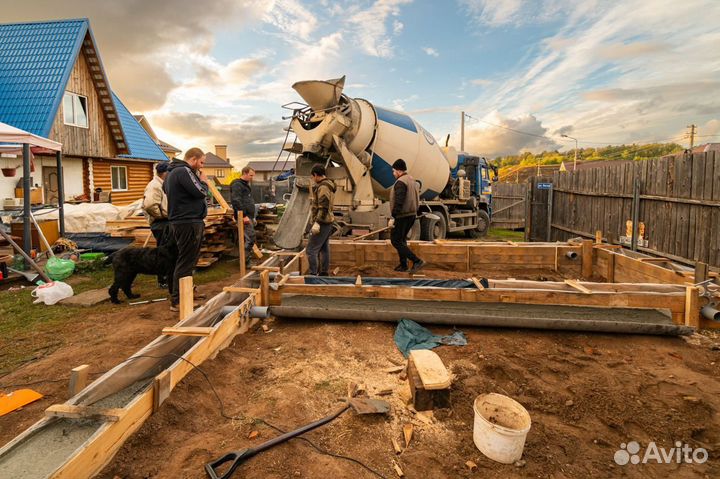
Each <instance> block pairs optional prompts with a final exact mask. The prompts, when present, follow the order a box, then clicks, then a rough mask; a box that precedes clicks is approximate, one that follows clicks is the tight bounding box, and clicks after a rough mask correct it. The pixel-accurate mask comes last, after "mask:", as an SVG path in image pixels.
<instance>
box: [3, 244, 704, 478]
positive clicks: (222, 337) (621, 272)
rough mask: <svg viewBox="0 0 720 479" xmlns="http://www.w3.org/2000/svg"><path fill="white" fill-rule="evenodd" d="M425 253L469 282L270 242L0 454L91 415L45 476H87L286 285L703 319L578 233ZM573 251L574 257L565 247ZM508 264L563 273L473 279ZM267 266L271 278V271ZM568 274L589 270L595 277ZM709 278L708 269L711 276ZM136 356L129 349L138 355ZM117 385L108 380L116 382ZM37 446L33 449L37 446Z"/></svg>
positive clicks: (686, 300) (656, 276)
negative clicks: (344, 278)
mask: <svg viewBox="0 0 720 479" xmlns="http://www.w3.org/2000/svg"><path fill="white" fill-rule="evenodd" d="M411 247H412V248H413V249H414V250H415V251H416V252H417V253H418V254H419V255H420V256H422V257H423V258H426V260H427V261H428V263H429V264H428V267H427V270H426V271H424V272H425V274H426V275H428V276H431V275H432V270H433V267H438V268H442V269H452V270H454V271H461V272H466V273H468V276H469V278H468V279H472V280H473V281H474V283H475V284H476V286H477V288H476V289H467V288H466V289H460V288H457V289H453V288H433V287H416V286H412V287H409V286H375V285H367V284H363V282H362V277H358V279H357V281H356V283H355V284H352V285H310V284H304V277H303V275H304V274H305V273H306V271H307V266H308V265H307V259H306V258H305V253H304V251H300V252H285V251H281V252H276V253H275V254H273V255H272V256H271V257H270V258H269V259H268V260H266V261H265V262H264V263H263V264H261V265H260V266H257V267H254V268H253V270H252V271H250V272H249V273H248V274H247V275H245V276H244V277H243V279H242V281H241V282H240V283H238V284H236V285H233V286H228V287H226V288H224V290H223V292H222V293H220V294H218V295H217V296H215V297H213V298H212V299H210V300H209V301H208V303H207V304H206V305H205V306H203V307H202V308H200V309H198V310H196V311H195V312H193V313H192V314H190V315H189V317H187V318H185V319H183V320H181V321H180V322H179V323H178V324H176V325H175V326H173V327H169V328H165V329H164V330H163V334H162V335H161V336H160V337H158V338H157V339H156V340H155V341H153V343H151V344H149V345H148V346H146V347H145V348H143V349H142V350H141V351H139V352H138V353H136V355H134V357H131V358H130V359H129V360H128V361H125V362H124V363H121V364H120V365H118V366H116V367H115V368H113V369H112V370H111V371H109V372H107V373H106V374H105V375H103V376H102V377H100V378H98V379H97V380H95V381H94V382H93V383H92V384H90V385H89V386H87V387H86V388H84V389H82V390H81V391H80V392H78V393H77V394H76V395H75V396H74V397H73V398H71V399H70V400H68V401H67V402H66V403H64V404H59V405H54V406H51V407H50V408H48V410H47V413H46V417H45V418H43V419H42V420H40V421H39V422H37V423H36V424H34V425H33V426H31V427H30V428H29V429H27V430H26V431H24V432H23V433H21V434H20V435H19V436H18V437H16V438H15V439H14V440H13V441H11V442H10V443H8V444H7V445H5V446H4V447H3V448H2V449H0V464H1V463H2V460H3V457H4V456H6V455H8V454H10V453H11V452H13V451H14V450H17V448H22V447H23V445H24V444H26V442H27V441H28V440H30V439H31V438H32V437H33V436H34V435H35V434H38V433H39V432H41V431H42V430H43V428H45V427H48V426H49V425H50V424H52V422H53V421H57V420H59V419H61V418H65V419H67V418H71V420H75V419H80V420H87V419H90V418H92V419H93V420H95V421H99V425H98V427H97V430H96V431H95V432H94V433H93V434H92V435H91V437H90V438H89V439H87V440H86V441H84V442H83V443H82V444H81V445H80V446H79V447H78V448H77V449H75V450H74V451H73V452H72V453H71V454H70V455H69V456H68V457H67V458H66V460H64V461H63V463H62V464H61V465H59V466H58V467H57V468H56V469H54V470H53V471H52V472H51V473H50V474H48V475H47V477H53V478H73V479H75V478H87V477H92V476H93V475H95V474H97V473H98V472H99V471H100V470H101V469H102V468H103V467H104V466H105V465H107V464H108V463H109V462H110V460H111V459H112V457H113V456H114V454H115V453H116V452H117V451H118V450H119V449H120V447H121V446H122V444H123V443H124V442H125V441H126V440H127V439H128V437H130V435H132V434H133V433H134V432H135V431H137V430H138V429H139V428H140V427H141V426H142V424H143V423H144V421H145V420H147V419H148V417H150V415H151V414H152V413H153V412H155V411H156V410H157V409H158V408H159V407H160V406H161V405H162V403H163V401H164V400H165V399H167V397H168V396H169V394H170V393H171V391H172V390H173V388H174V387H175V386H176V385H177V384H178V383H179V382H180V381H181V380H182V379H183V378H184V377H185V376H186V375H187V374H188V373H189V372H190V371H191V370H192V368H193V365H196V366H197V365H200V364H202V362H203V361H205V360H207V359H209V358H213V357H214V356H215V355H216V354H217V353H218V352H219V351H220V350H221V349H223V348H225V347H227V346H228V345H229V344H230V342H231V341H232V339H233V338H234V337H235V336H236V335H237V334H242V333H244V332H246V331H247V330H248V329H249V328H250V327H251V326H252V325H253V323H254V322H255V321H257V320H253V319H252V318H251V317H250V314H249V311H250V308H251V307H252V306H253V305H261V306H262V305H265V306H267V305H279V304H282V300H283V297H285V296H287V295H316V296H328V297H354V298H386V299H395V300H397V299H400V300H422V301H460V302H468V303H480V302H497V303H516V304H557V305H565V306H594V307H604V308H613V307H622V308H639V309H657V308H664V309H667V310H669V311H670V312H671V314H672V320H673V322H674V323H675V324H680V325H686V326H693V327H696V328H697V327H712V326H714V324H710V323H711V322H709V321H702V322H701V320H700V315H699V309H700V307H701V306H702V305H703V304H705V303H706V302H707V299H706V297H705V296H703V295H701V293H702V292H704V291H705V290H704V289H703V288H700V287H697V286H696V283H695V276H694V273H693V272H692V271H690V270H688V269H687V268H682V267H677V266H676V265H667V264H664V263H658V262H655V261H654V260H652V259H651V258H649V257H646V256H644V255H638V254H637V253H634V256H632V257H631V256H628V254H627V252H625V251H624V250H622V249H620V248H617V247H613V246H608V245H601V244H593V243H592V242H591V241H583V242H582V243H579V244H578V243H477V242H461V241H441V242H434V243H424V242H417V243H411ZM331 252H332V265H333V266H334V267H337V266H363V265H367V264H373V265H383V266H390V265H394V264H395V263H396V254H395V251H394V249H393V248H392V247H391V245H390V244H389V242H386V241H345V240H339V241H335V240H333V241H331ZM568 253H570V255H571V256H573V255H574V259H572V258H570V257H569V256H568ZM517 268H548V269H553V270H555V271H558V272H561V273H563V274H564V275H566V276H567V277H568V278H569V279H567V280H565V281H562V282H560V281H525V280H523V281H515V280H496V279H489V281H488V284H489V286H488V287H483V286H482V285H481V284H480V282H479V281H478V280H477V277H476V272H477V271H492V270H498V269H501V270H508V269H517ZM271 274H272V278H271ZM573 278H586V279H590V278H596V279H601V280H603V281H605V282H592V281H580V280H576V279H573ZM715 281H717V278H715ZM227 305H232V306H234V309H233V311H232V313H230V314H228V315H226V316H224V317H222V319H220V320H218V321H215V320H214V319H213V318H214V317H215V316H216V315H217V313H218V311H219V310H220V309H221V308H222V307H223V306H227ZM163 341H165V342H167V341H175V342H176V345H177V348H178V351H179V354H178V355H177V357H173V358H171V360H169V361H164V362H157V361H156V362H152V361H150V360H147V359H146V360H144V361H147V363H143V364H146V365H147V366H146V368H145V370H144V371H141V372H138V373H137V377H134V378H133V377H131V378H127V377H125V378H123V382H122V384H127V383H132V382H133V381H135V380H137V379H143V378H146V379H148V383H147V385H146V386H145V387H144V388H143V389H142V390H141V391H140V392H139V393H138V394H137V395H135V396H134V397H133V398H132V399H131V400H130V401H129V402H128V403H127V404H125V405H123V406H122V407H114V408H98V407H96V406H94V405H93V404H94V403H95V402H96V400H97V398H98V397H105V396H107V395H108V394H112V392H114V391H113V387H111V385H112V384H113V382H114V381H116V379H117V377H118V376H122V375H123V374H124V373H126V369H127V367H128V363H129V362H130V361H132V360H133V359H134V358H143V353H144V352H145V351H147V350H148V349H149V348H151V347H152V346H153V345H154V344H156V343H158V342H163ZM140 361H143V359H138V362H140ZM117 387H119V386H115V388H114V389H117ZM38 454H41V452H38Z"/></svg>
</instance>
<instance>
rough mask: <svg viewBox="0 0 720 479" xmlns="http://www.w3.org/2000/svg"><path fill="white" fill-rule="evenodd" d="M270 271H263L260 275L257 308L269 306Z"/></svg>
mask: <svg viewBox="0 0 720 479" xmlns="http://www.w3.org/2000/svg"><path fill="white" fill-rule="evenodd" d="M269 291H270V271H267V270H266V271H263V272H261V273H260V300H259V301H258V306H269V305H270V294H269Z"/></svg>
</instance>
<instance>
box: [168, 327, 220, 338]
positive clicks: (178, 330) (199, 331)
mask: <svg viewBox="0 0 720 479" xmlns="http://www.w3.org/2000/svg"><path fill="white" fill-rule="evenodd" d="M214 330H215V328H211V327H201V326H193V327H190V326H174V327H173V326H169V327H165V328H163V329H162V334H165V335H166V336H210V335H211V334H212V333H213V331H214Z"/></svg>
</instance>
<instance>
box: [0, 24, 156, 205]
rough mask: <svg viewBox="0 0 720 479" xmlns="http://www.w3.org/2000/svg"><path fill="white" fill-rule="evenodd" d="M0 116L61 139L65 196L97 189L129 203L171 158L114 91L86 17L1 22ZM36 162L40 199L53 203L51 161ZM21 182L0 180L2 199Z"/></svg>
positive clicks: (39, 158) (3, 161) (3, 162)
mask: <svg viewBox="0 0 720 479" xmlns="http://www.w3.org/2000/svg"><path fill="white" fill-rule="evenodd" d="M0 121H2V122H4V123H7V124H9V125H12V126H15V127H17V128H21V129H23V130H26V131H28V132H30V133H34V134H36V135H39V136H42V137H46V138H49V139H51V140H54V141H57V142H59V143H62V144H63V155H64V158H63V173H64V175H63V176H64V183H65V196H66V198H65V199H66V200H70V199H72V198H73V197H83V198H86V199H93V197H94V192H95V191H96V190H98V189H100V190H102V192H103V193H104V194H103V195H102V196H103V197H107V196H109V197H110V200H111V201H112V203H114V204H117V205H125V204H128V203H131V202H133V201H134V200H136V199H138V198H141V197H142V196H143V192H144V189H145V186H146V185H147V183H148V182H149V181H150V180H151V179H152V176H153V167H154V165H155V163H157V162H158V161H167V159H168V157H167V156H166V154H165V153H164V152H163V150H161V149H160V147H159V146H158V145H157V144H156V142H155V141H154V140H153V138H151V136H150V135H149V134H148V133H147V131H146V130H145V129H144V128H143V127H142V126H141V125H140V123H138V121H137V120H136V119H135V118H134V117H133V115H132V114H131V113H130V112H129V111H128V109H127V108H126V107H125V105H124V104H123V103H122V101H121V100H120V98H118V96H117V95H116V94H115V93H114V92H113V91H112V89H111V87H110V82H109V79H108V78H107V75H106V73H105V69H104V67H103V63H102V60H101V58H100V52H99V50H98V46H97V43H96V42H95V39H94V37H93V34H92V30H91V28H90V22H89V21H88V20H87V19H74V20H57V21H47V22H32V23H14V24H0ZM13 162H15V163H17V160H15V159H11V158H0V166H1V167H3V168H6V167H11V166H15V165H14V164H13V165H10V163H13ZM33 164H34V168H35V171H34V173H33V177H32V184H33V185H34V186H37V189H38V190H39V191H38V193H40V196H41V199H42V201H40V202H42V203H46V204H49V203H53V202H54V201H57V166H56V161H55V158H54V157H53V156H51V155H48V156H45V155H42V154H39V155H36V156H35V158H34V162H33ZM18 179H19V178H13V177H7V176H2V177H0V198H6V197H14V196H15V195H16V191H15V188H16V185H17V182H18Z"/></svg>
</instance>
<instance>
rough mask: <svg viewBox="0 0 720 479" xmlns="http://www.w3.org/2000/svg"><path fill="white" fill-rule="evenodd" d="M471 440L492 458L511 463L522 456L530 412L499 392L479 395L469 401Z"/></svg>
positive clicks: (528, 428) (529, 422) (528, 427)
mask: <svg viewBox="0 0 720 479" xmlns="http://www.w3.org/2000/svg"><path fill="white" fill-rule="evenodd" d="M473 410H474V411H475V423H474V427H473V441H474V442H475V445H476V446H477V448H478V449H480V452H482V453H483V454H485V455H486V456H487V457H489V458H490V459H492V460H493V461H497V462H501V463H503V464H512V463H514V462H515V461H518V460H519V459H520V458H521V457H522V453H523V448H524V447H525V438H526V437H527V433H528V431H529V430H530V425H531V421H530V414H528V412H527V410H526V409H525V408H524V407H523V406H522V404H520V403H519V402H517V401H515V400H514V399H511V398H509V397H507V396H503V395H502V394H495V393H490V394H482V395H480V396H478V397H477V398H476V399H475V403H474V404H473Z"/></svg>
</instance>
